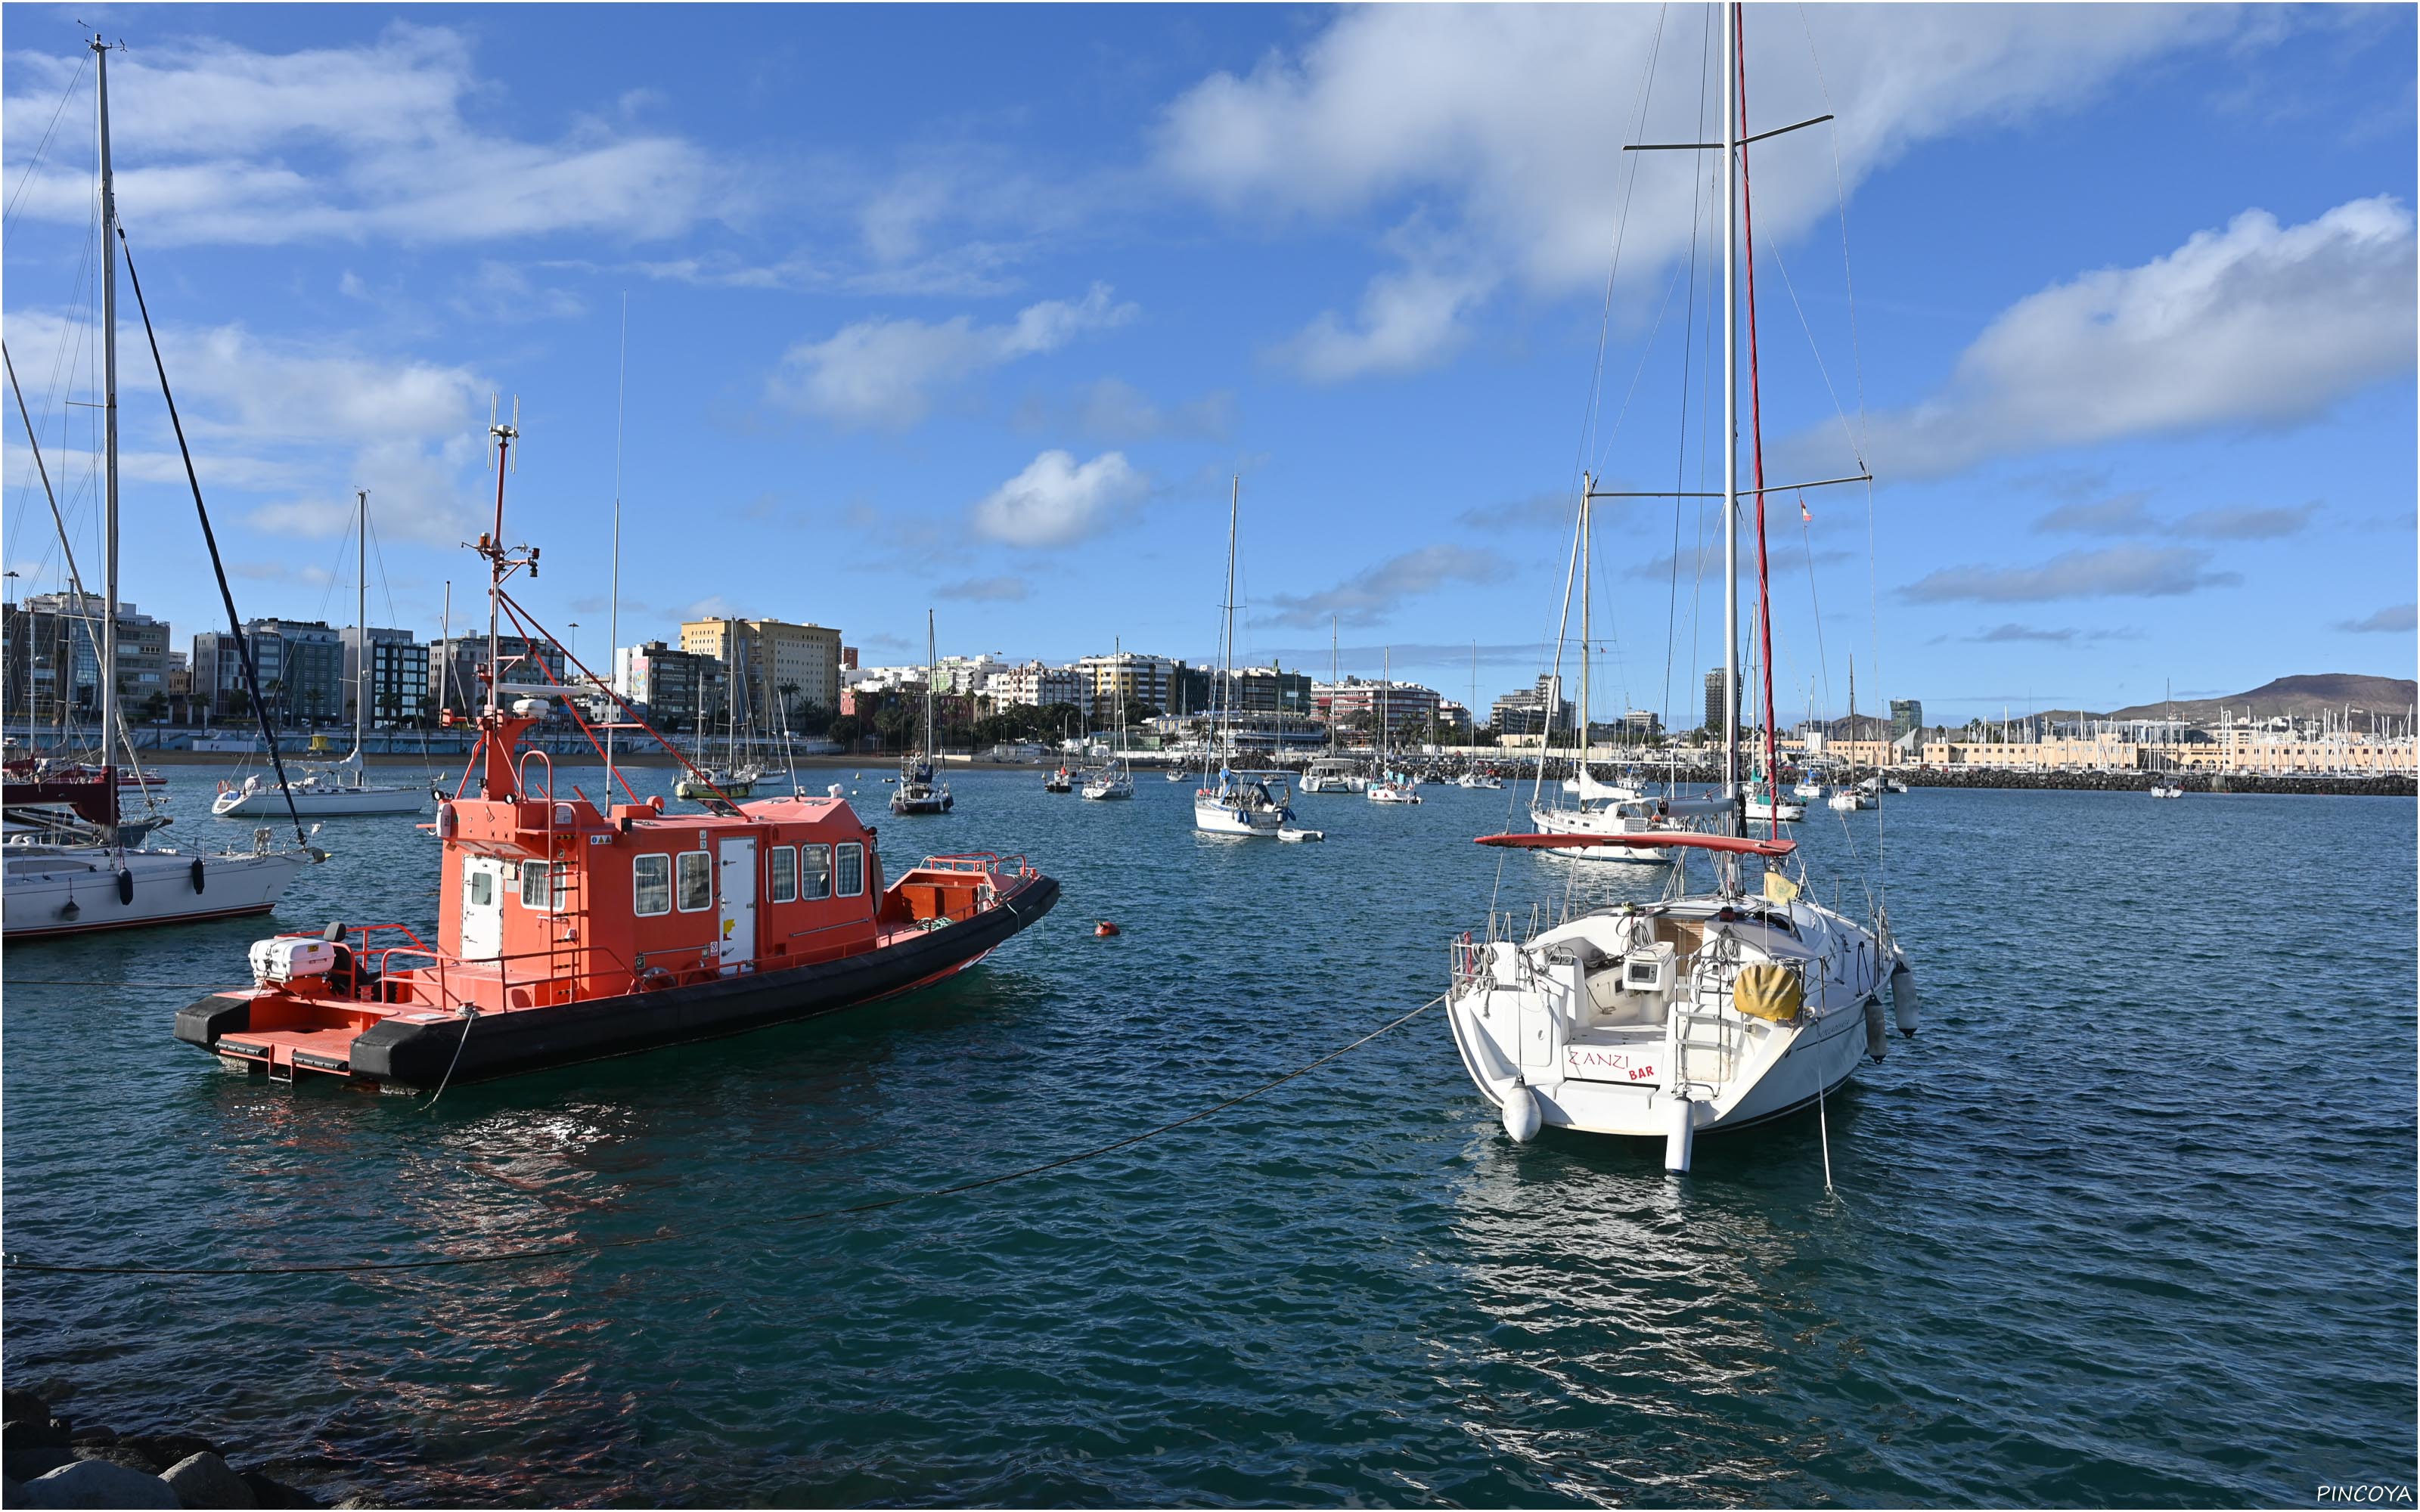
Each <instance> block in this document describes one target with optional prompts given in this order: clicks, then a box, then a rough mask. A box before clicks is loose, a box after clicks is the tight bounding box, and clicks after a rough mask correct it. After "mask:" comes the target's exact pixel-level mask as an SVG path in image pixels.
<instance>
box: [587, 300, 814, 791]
mask: <svg viewBox="0 0 2420 1512" xmlns="http://www.w3.org/2000/svg"><path fill="white" fill-rule="evenodd" d="M616 371H617V372H618V374H619V376H618V377H617V378H615V379H614V384H613V568H612V570H611V573H610V575H609V576H608V577H607V579H606V590H605V592H606V594H607V597H608V600H609V602H608V603H607V604H606V606H605V642H606V644H605V665H606V675H607V676H609V677H613V678H614V680H615V681H616V682H619V681H620V678H619V676H618V672H619V669H617V668H615V667H614V666H613V663H614V662H615V661H616V660H618V659H619V658H620V656H621V655H622V652H621V645H622V409H623V403H624V400H625V399H626V398H627V397H628V393H629V389H630V296H629V295H628V294H627V293H626V294H624V295H623V296H622V347H621V364H620V366H619V368H618V369H617V370H616ZM615 691H616V692H619V691H620V689H618V688H616V689H615ZM616 713H617V714H619V713H620V711H619V710H618V709H617V710H616ZM627 717H628V716H627V715H621V717H617V718H615V719H614V720H613V721H611V722H609V723H608V724H607V725H606V726H605V807H606V808H608V809H611V808H613V726H614V725H615V724H619V723H620V722H621V719H622V718H627ZM790 786H791V787H792V788H793V789H795V788H797V786H798V781H797V778H796V774H793V776H792V779H791V783H790Z"/></svg>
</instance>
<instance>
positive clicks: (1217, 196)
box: [1156, 5, 2246, 377]
mask: <svg viewBox="0 0 2420 1512" xmlns="http://www.w3.org/2000/svg"><path fill="white" fill-rule="evenodd" d="M1709 13H1711V11H1710V12H1709ZM1768 17H1769V18H1770V19H1769V20H1768V19H1767V18H1768ZM1701 24H1703V23H1699V21H1698V20H1697V19H1696V17H1695V15H1694V14H1693V13H1690V12H1676V11H1670V10H1658V9H1657V8H1652V7H1648V6H1477V7H1456V6H1442V5H1437V6H1386V7H1369V8H1357V9H1351V10H1342V11H1339V12H1337V13H1336V14H1335V19H1334V20H1333V21H1332V22H1331V23H1329V24H1327V25H1326V27H1325V29H1323V30H1321V31H1320V32H1319V33H1318V34H1317V35H1316V36H1315V37H1314V38H1313V39H1311V41H1310V42H1308V43H1307V44H1305V45H1303V46H1302V47H1301V48H1299V49H1298V50H1295V51H1293V52H1291V53H1288V52H1283V51H1272V52H1271V53H1270V54H1268V55H1267V56H1265V57H1264V58H1263V59H1262V60H1261V61H1260V62H1259V64H1258V65H1257V66H1255V67H1254V68H1253V69H1251V70H1250V71H1249V73H1247V74H1245V75H1243V76H1241V77H1238V76H1237V75H1235V74H1233V73H1227V72H1220V73H1216V74H1213V75H1211V76H1210V77H1209V78H1207V79H1204V80H1202V82H1201V83H1200V84H1198V85H1195V86H1194V87H1193V88H1191V89H1189V90H1187V92H1186V93H1184V94H1183V95H1182V96H1180V97H1179V98H1177V99H1176V100H1174V101H1172V102H1171V104H1170V105H1169V107H1168V109H1167V111H1166V112H1165V113H1164V115H1163V116H1162V118H1161V121H1160V123H1159V129H1158V133H1157V143H1156V162H1157V164H1158V167H1159V169H1160V171H1161V172H1162V174H1163V175H1164V176H1166V177H1169V178H1170V179H1171V180H1173V181H1174V182H1175V183H1177V184H1178V185H1180V186H1182V187H1184V188H1186V189H1188V190H1190V191H1192V192H1194V193H1198V194H1200V195H1202V197H1204V198H1206V199H1208V200H1210V201H1211V202H1213V203H1215V204H1218V205H1219V206H1221V207H1224V208H1228V209H1230V210H1232V211H1234V212H1236V213H1238V214H1246V215H1251V216H1254V217H1258V218H1261V219H1264V220H1270V221H1285V220H1290V219H1335V218H1340V217H1347V216H1356V215H1362V214H1366V213H1368V212H1370V211H1371V210H1373V209H1378V210H1381V211H1382V212H1384V213H1388V214H1389V215H1394V214H1397V213H1399V209H1398V208H1400V209H1401V210H1412V211H1416V212H1418V213H1422V214H1427V213H1435V214H1436V215H1438V216H1439V217H1440V219H1441V223H1442V234H1443V235H1444V236H1445V237H1446V238H1447V239H1450V240H1451V241H1452V242H1454V243H1455V244H1457V245H1459V246H1461V247H1463V248H1464V249H1465V250H1466V258H1467V267H1466V269H1465V270H1464V272H1465V275H1466V278H1467V279H1468V282H1467V283H1464V284H1461V285H1454V284H1452V283H1451V282H1450V281H1449V282H1447V283H1445V284H1439V283H1438V282H1436V281H1435V278H1434V276H1432V277H1431V278H1430V279H1426V280H1423V279H1422V278H1420V277H1419V270H1420V269H1421V268H1422V267H1423V266H1426V265H1424V264H1422V263H1421V262H1419V260H1417V259H1416V260H1413V262H1412V264H1411V267H1410V269H1409V270H1407V271H1404V272H1397V273H1386V274H1381V275H1379V277H1378V278H1377V279H1376V280H1373V285H1372V287H1371V290H1370V293H1369V296H1368V304H1369V306H1370V308H1368V309H1365V311H1364V313H1363V317H1362V319H1361V321H1360V322H1359V323H1358V325H1357V326H1349V325H1347V324H1345V323H1343V322H1342V321H1339V320H1337V319H1336V318H1335V317H1334V316H1328V317H1326V319H1327V320H1328V321H1329V322H1330V323H1329V324H1327V325H1314V326H1313V327H1312V328H1311V331H1309V332H1305V333H1304V334H1303V336H1302V337H1300V338H1297V340H1298V341H1299V342H1300V343H1301V344H1302V351H1301V356H1302V357H1303V358H1304V359H1305V370H1306V372H1312V373H1316V372H1323V371H1324V372H1328V373H1332V374H1334V375H1336V376H1340V377H1341V376H1349V375H1351V374H1355V373H1375V372H1394V371H1404V370H1405V369H1406V368H1407V367H1411V366H1418V365H1420V364H1422V363H1429V362H1434V361H1437V360H1439V359H1440V358H1441V357H1442V355H1443V354H1444V353H1445V352H1447V351H1450V348H1451V345H1452V341H1453V339H1454V331H1455V327H1456V326H1457V324H1458V323H1459V322H1460V321H1461V320H1462V319H1463V318H1465V317H1466V316H1467V314H1468V311H1469V308H1470V306H1471V305H1472V304H1474V303H1475V302H1477V301H1481V300H1483V299H1484V298H1485V297H1486V292H1487V287H1488V285H1489V283H1490V281H1491V279H1492V278H1493V276H1494V275H1498V274H1501V275H1509V276H1516V277H1518V278H1519V279H1520V280H1521V281H1523V282H1524V283H1526V284H1527V285H1528V286H1529V287H1531V288H1533V289H1536V290H1539V291H1542V292H1545V293H1549V294H1559V293H1564V292H1568V291H1570V290H1573V289H1575V288H1579V287H1584V286H1588V285H1591V284H1596V283H1599V282H1601V281H1602V279H1603V278H1604V275H1605V267H1606V255H1607V252H1608V250H1609V249H1610V248H1611V246H1612V245H1613V241H1614V236H1615V231H1616V228H1617V224H1618V221H1619V219H1620V217H1621V214H1622V211H1623V208H1624V203H1625V194H1627V195H1628V196H1629V197H1628V202H1627V203H1628V209H1629V218H1628V225H1627V229H1626V231H1625V233H1624V242H1625V245H1624V252H1623V261H1624V267H1625V268H1637V269H1638V270H1641V271H1642V272H1652V271H1653V270H1655V269H1656V268H1657V267H1658V266H1660V265H1661V264H1663V263H1665V262H1666V261H1668V259H1670V258H1671V257H1672V256H1673V255H1676V254H1678V253H1681V252H1682V251H1683V250H1684V249H1685V246H1686V243H1687V239H1688V238H1689V237H1690V235H1691V226H1692V224H1693V216H1692V213H1691V196H1692V194H1693V193H1695V191H1696V188H1697V182H1698V180H1697V177H1696V176H1697V175H1698V174H1699V172H1701V171H1702V169H1703V168H1704V164H1703V163H1702V162H1699V161H1698V159H1699V157H1700V156H1701V155H1699V154H1688V153H1644V154H1625V153H1623V152H1621V151H1620V150H1618V148H1619V147H1620V146H1621V144H1624V143H1627V142H1632V141H1636V140H1638V139H1639V138H1640V136H1641V135H1643V136H1644V138H1645V139H1646V140H1649V141H1659V142H1672V141H1700V140H1703V139H1704V137H1705V135H1706V131H1707V129H1706V128H1705V127H1704V126H1703V124H1702V123H1701V121H1700V118H1699V116H1700V110H1701V104H1700V101H1701V99H1702V92H1701V89H1700V80H1699V69H1700V68H1701V67H1703V66H1704V63H1703V60H1704V58H1705V56H1706V53H1705V51H1704V49H1703V48H1702V47H1701V45H1700V44H1701V41H1702V40H1703V39H1702V38H1701V36H1700V26H1701ZM2245 24H2246V23H2245V22H2244V20H2243V18H2242V17H2241V16H2240V15H2239V14H2237V13H2233V12H2228V11H2224V10H2220V9H2218V8H2200V7H2163V6H2121V5H2110V6H1929V7H1913V6H1848V5H1841V6H1819V7H1811V8H1807V9H1806V11H1805V12H1804V14H1803V18H1802V16H1800V15H1793V14H1791V13H1789V12H1787V11H1783V10H1780V9H1777V8H1771V9H1768V10H1766V11H1762V12H1757V11H1752V12H1750V14H1749V17H1748V35H1747V44H1748V46H1747V62H1748V73H1749V100H1750V106H1751V117H1752V118H1751V125H1752V126H1754V127H1757V128H1764V127H1770V126H1775V125H1781V124H1786V123H1789V122H1792V121H1799V120H1805V119H1807V118H1808V117H1810V116H1818V115H1822V114H1825V113H1827V112H1829V113H1837V115H1838V122H1837V124H1835V125H1833V126H1830V127H1826V128H1822V129H1819V130H1817V131H1805V132H1798V133H1794V134H1792V135H1791V136H1788V137H1783V138H1778V139H1776V140H1774V141H1772V142H1770V143H1768V144H1766V145H1763V146H1760V147H1757V148H1756V149H1754V151H1753V153H1752V154H1751V157H1752V160H1753V162H1754V163H1755V164H1756V165H1757V167H1758V169H1759V171H1758V174H1757V178H1756V183H1757V192H1758V193H1757V202H1756V212H1757V230H1758V233H1759V239H1760V240H1761V239H1764V238H1765V237H1767V236H1772V237H1774V238H1776V239H1780V240H1787V239H1791V238H1792V237H1794V236H1795V235H1796V234H1798V233H1799V232H1802V231H1804V230H1806V229H1807V227H1808V226H1810V225H1811V224H1814V223H1815V222H1816V221H1818V220H1819V219H1823V218H1828V217H1829V215H1830V214H1831V212H1832V209H1833V205H1834V186H1835V181H1836V180H1835V177H1834V171H1833V169H1834V157H1833V149H1834V148H1835V147H1837V148H1838V165H1839V180H1840V181H1841V182H1842V183H1844V184H1845V186H1846V187H1847V188H1848V189H1850V190H1852V191H1854V189H1855V187H1856V186H1857V185H1858V184H1859V183H1861V182H1862V181H1863V180H1864V179H1865V178H1866V177H1868V176H1869V175H1870V174H1871V173H1873V172H1874V170H1875V169H1876V168H1878V167H1880V166H1881V165H1883V164H1885V163H1886V162H1890V161H1891V160H1893V159H1895V158H1897V157H1898V156H1900V154H1901V153H1903V152H1905V151H1906V150H1908V148H1909V147H1912V146H1914V145H1916V144H1917V143H1921V142H1924V141H1928V140H1931V139H1934V138H1937V137H1940V136H1942V135H1944V134H1946V133H1947V132H1950V131H1956V130H1958V129H1961V128H1962V127H1965V126H1968V125H1971V124H1973V123H1974V122H1977V121H1978V120H1993V121H1997V120H2007V119H2012V118H2018V117H2022V116H2026V115H2029V114H2032V113H2035V112H2039V111H2040V110H2043V109H2047V108H2056V107H2060V106H2064V105H2068V104H2071V103H2073V102H2075V101H2078V100H2083V99H2085V98H2086V97H2088V96H2089V95H2091V94H2092V93H2094V92H2095V91H2097V90H2099V89H2100V88H2102V87H2103V86H2104V85H2107V84H2108V83H2109V81H2110V80H2111V79H2113V78H2114V77H2116V76H2117V75H2118V74H2119V73H2120V71H2121V70H2123V69H2128V68H2130V67H2132V66H2134V65H2136V64H2139V63H2140V62H2141V61H2142V60H2144V59H2146V58H2149V57H2150V56H2152V55H2154V54H2159V53H2162V52H2165V51H2169V50H2172V49H2175V48H2178V47H2180V46H2188V45H2195V44H2197V43H2203V42H2209V41H2213V40H2217V39H2222V38H2224V37H2226V36H2227V35H2228V34H2229V33H2231V32H2235V31H2237V30H2238V29H2239V28H2241V27H2242V26H2243V25H2245ZM1810 39H1811V41H1812V44H1813V50H1812V54H1811V55H1810V49H1809V45H1808V44H1809V41H1810ZM1651 58H1652V59H1653V61H1654V68H1653V70H1652V74H1653V84H1652V91H1651V93H1650V95H1649V98H1648V102H1647V109H1646V114H1645V116H1644V121H1643V125H1642V124H1641V117H1640V114H1639V110H1640V104H1639V99H1638V84H1639V82H1640V81H1641V80H1642V79H1643V78H1646V77H1647V76H1648V75H1649V71H1650V70H1649V63H1650V60H1651ZM1819 64H1820V72H1819V71H1818V69H1819ZM1634 167H1635V168H1636V170H1637V178H1636V181H1635V188H1634V187H1632V186H1630V185H1629V184H1628V183H1627V181H1626V176H1627V175H1628V174H1629V173H1630V172H1631V171H1632V169H1633V168H1634ZM1355 338H1359V339H1355Z"/></svg>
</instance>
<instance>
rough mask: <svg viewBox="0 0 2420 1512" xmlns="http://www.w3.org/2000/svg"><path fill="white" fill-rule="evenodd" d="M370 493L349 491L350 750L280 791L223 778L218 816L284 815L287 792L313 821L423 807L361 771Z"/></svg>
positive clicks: (253, 780)
mask: <svg viewBox="0 0 2420 1512" xmlns="http://www.w3.org/2000/svg"><path fill="white" fill-rule="evenodd" d="M369 528H370V491H369V490H368V489H367V488H360V489H356V490H354V494H353V537H354V539H353V632H354V635H355V637H356V643H355V645H354V647H353V651H354V656H353V662H354V668H353V748H352V749H351V750H349V751H348V752H346V753H345V755H344V756H343V757H342V758H341V759H339V760H337V761H334V762H330V763H328V764H324V765H317V766H312V765H306V766H304V767H303V768H302V776H301V777H299V778H297V779H293V780H291V781H289V782H288V783H287V792H280V791H279V790H278V787H277V784H276V782H275V781H274V780H273V779H272V780H270V781H263V780H261V774H259V773H258V772H255V773H253V774H252V775H251V776H249V777H247V778H245V779H243V780H242V781H241V782H222V783H220V784H219V794H218V796H217V797H215V798H213V799H211V800H210V812H211V813H213V814H216V815H217V816H218V817H220V818H222V819H262V818H268V817H271V816H273V815H283V814H284V813H285V811H286V809H287V797H288V795H289V794H290V795H291V797H292V800H293V810H294V811H295V812H296V813H299V814H303V815H306V816H308V817H310V818H313V819H336V818H351V817H355V816H358V815H362V814H390V813H418V812H420V811H421V810H423V809H425V808H427V806H428V790H427V788H421V787H410V786H406V785H403V784H400V783H395V782H373V781H371V780H370V779H369V774H368V773H367V772H365V770H363V766H362V746H363V743H364V739H365V736H366V734H367V733H368V731H369V722H370V666H371V662H372V661H373V660H374V659H375V651H374V648H373V647H372V645H371V643H370V635H369V624H370V621H369V604H370V574H369Z"/></svg>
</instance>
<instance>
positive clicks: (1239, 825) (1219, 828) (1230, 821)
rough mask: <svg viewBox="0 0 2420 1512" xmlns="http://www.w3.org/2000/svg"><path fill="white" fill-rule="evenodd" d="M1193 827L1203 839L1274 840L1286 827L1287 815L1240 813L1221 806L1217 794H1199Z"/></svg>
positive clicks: (1267, 811)
mask: <svg viewBox="0 0 2420 1512" xmlns="http://www.w3.org/2000/svg"><path fill="white" fill-rule="evenodd" d="M1193 827H1194V828H1195V829H1197V830H1200V831H1201V832H1202V834H1204V835H1236V836H1245V837H1255V836H1258V837H1266V836H1274V835H1275V834H1277V832H1278V831H1279V830H1280V829H1282V828H1284V827H1285V814H1284V813H1283V812H1282V811H1281V810H1275V809H1239V808H1237V807H1235V806H1234V805H1233V804H1229V803H1221V802H1219V801H1218V796H1217V795H1215V794H1212V793H1209V792H1206V791H1205V792H1197V793H1196V794H1194V795H1193Z"/></svg>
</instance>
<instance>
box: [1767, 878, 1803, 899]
mask: <svg viewBox="0 0 2420 1512" xmlns="http://www.w3.org/2000/svg"><path fill="white" fill-rule="evenodd" d="M1764 895H1765V897H1766V898H1768V899H1770V900H1772V901H1773V902H1775V903H1788V902H1790V901H1791V900H1792V898H1795V897H1797V896H1798V884H1797V883H1795V882H1792V881H1791V880H1790V879H1789V878H1788V877H1785V876H1783V875H1782V874H1781V873H1780V872H1766V873H1765V874H1764Z"/></svg>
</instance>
